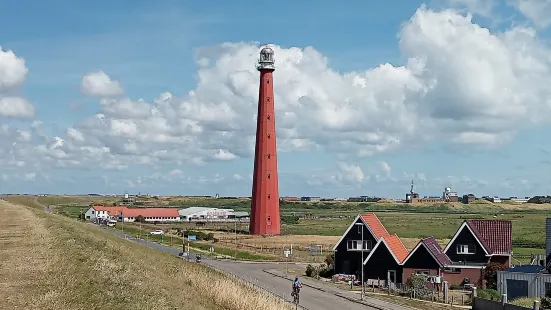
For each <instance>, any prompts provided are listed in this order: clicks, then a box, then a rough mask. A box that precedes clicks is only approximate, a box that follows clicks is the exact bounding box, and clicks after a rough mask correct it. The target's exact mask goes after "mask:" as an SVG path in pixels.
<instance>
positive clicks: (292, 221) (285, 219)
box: [281, 215, 299, 225]
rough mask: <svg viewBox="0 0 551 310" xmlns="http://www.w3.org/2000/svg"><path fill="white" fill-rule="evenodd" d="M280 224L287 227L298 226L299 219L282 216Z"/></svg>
mask: <svg viewBox="0 0 551 310" xmlns="http://www.w3.org/2000/svg"><path fill="white" fill-rule="evenodd" d="M281 222H282V223H284V224H288V225H291V224H298V222H299V217H298V216H292V215H283V216H282V217H281Z"/></svg>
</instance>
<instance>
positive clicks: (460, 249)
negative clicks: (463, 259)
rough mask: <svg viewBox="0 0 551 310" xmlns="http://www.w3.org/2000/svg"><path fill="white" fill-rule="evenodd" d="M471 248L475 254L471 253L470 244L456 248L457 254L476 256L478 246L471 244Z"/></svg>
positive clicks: (459, 245)
mask: <svg viewBox="0 0 551 310" xmlns="http://www.w3.org/2000/svg"><path fill="white" fill-rule="evenodd" d="M470 246H471V247H472V248H473V249H474V251H473V252H469V244H458V245H457V246H456V250H457V254H461V255H472V254H476V246H474V245H472V244H470Z"/></svg>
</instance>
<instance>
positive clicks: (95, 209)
mask: <svg viewBox="0 0 551 310" xmlns="http://www.w3.org/2000/svg"><path fill="white" fill-rule="evenodd" d="M84 216H85V218H86V219H87V220H90V221H93V222H97V221H101V220H109V219H114V220H116V221H123V220H124V222H134V221H135V220H136V218H137V217H138V216H142V217H143V218H144V220H145V221H146V222H160V223H169V222H178V221H180V213H178V209H177V208H128V207H109V206H97V205H95V206H91V207H90V208H89V209H88V210H87V211H86V213H85V214H84Z"/></svg>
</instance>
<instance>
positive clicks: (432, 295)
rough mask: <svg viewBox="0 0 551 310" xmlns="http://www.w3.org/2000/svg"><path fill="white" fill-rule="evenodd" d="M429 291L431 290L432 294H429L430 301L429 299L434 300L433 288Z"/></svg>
mask: <svg viewBox="0 0 551 310" xmlns="http://www.w3.org/2000/svg"><path fill="white" fill-rule="evenodd" d="M431 292H432V294H431V296H430V301H431V302H434V290H432V291H431Z"/></svg>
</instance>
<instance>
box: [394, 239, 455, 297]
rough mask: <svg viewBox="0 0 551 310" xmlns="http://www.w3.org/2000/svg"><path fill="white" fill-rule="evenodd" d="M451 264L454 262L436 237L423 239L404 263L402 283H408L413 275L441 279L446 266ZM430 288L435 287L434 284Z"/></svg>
mask: <svg viewBox="0 0 551 310" xmlns="http://www.w3.org/2000/svg"><path fill="white" fill-rule="evenodd" d="M451 264H453V262H452V261H451V259H450V258H449V257H448V256H447V255H446V254H445V253H444V250H443V249H442V247H441V246H440V244H438V242H437V241H436V239H434V237H427V238H424V239H421V241H419V243H417V245H416V246H415V248H413V250H412V251H411V252H410V253H409V255H408V256H407V257H406V258H405V259H404V261H403V263H402V268H403V279H402V281H403V282H402V283H406V282H407V279H408V278H409V277H410V276H411V275H413V274H422V275H426V276H440V277H441V276H442V274H443V272H444V270H445V268H446V266H448V265H451ZM440 282H441V281H440ZM430 286H433V287H434V285H432V284H431V285H430Z"/></svg>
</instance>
